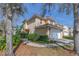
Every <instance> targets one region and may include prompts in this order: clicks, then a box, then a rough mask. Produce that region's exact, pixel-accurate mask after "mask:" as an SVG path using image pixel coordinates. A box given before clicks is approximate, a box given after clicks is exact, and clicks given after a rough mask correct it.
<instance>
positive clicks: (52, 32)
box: [22, 15, 63, 40]
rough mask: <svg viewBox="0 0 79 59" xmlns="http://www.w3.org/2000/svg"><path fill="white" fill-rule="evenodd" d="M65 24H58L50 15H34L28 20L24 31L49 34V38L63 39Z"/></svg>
mask: <svg viewBox="0 0 79 59" xmlns="http://www.w3.org/2000/svg"><path fill="white" fill-rule="evenodd" d="M62 30H63V26H62V25H60V24H57V23H56V22H55V21H54V20H53V19H52V18H50V17H41V16H36V15H34V16H32V18H31V19H29V20H26V21H25V24H24V26H23V29H22V31H24V32H27V31H29V33H37V34H40V35H48V37H49V39H52V40H53V39H62Z"/></svg>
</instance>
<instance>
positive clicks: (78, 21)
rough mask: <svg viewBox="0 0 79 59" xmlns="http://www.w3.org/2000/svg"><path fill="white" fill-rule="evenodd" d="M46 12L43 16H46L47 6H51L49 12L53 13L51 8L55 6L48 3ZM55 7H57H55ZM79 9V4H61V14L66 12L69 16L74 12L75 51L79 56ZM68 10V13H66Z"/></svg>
mask: <svg viewBox="0 0 79 59" xmlns="http://www.w3.org/2000/svg"><path fill="white" fill-rule="evenodd" d="M43 6H44V7H43V8H44V10H43V11H44V12H43V16H44V15H45V14H46V10H47V8H46V6H49V7H50V8H49V12H50V11H51V7H52V6H53V5H52V4H50V3H48V4H44V5H43ZM54 6H55V5H54ZM78 7H79V4H78V3H75V4H67V3H66V4H59V12H66V13H67V14H69V13H70V11H71V9H72V10H73V14H74V32H73V34H74V50H75V52H76V53H77V55H79V16H78V13H79V11H78ZM64 10H66V11H64Z"/></svg>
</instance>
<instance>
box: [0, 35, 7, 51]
mask: <svg viewBox="0 0 79 59" xmlns="http://www.w3.org/2000/svg"><path fill="white" fill-rule="evenodd" d="M5 48H6V40H5V39H4V37H2V36H0V50H3V49H5Z"/></svg>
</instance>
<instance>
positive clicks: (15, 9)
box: [0, 3, 24, 56]
mask: <svg viewBox="0 0 79 59" xmlns="http://www.w3.org/2000/svg"><path fill="white" fill-rule="evenodd" d="M0 8H1V10H0V11H2V12H3V16H4V19H5V32H6V34H5V36H6V55H9V56H12V55H14V53H13V44H12V20H13V17H14V16H15V15H21V14H23V12H24V9H23V6H22V4H14V3H11V4H9V3H6V4H0Z"/></svg>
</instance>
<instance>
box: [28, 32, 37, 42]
mask: <svg viewBox="0 0 79 59" xmlns="http://www.w3.org/2000/svg"><path fill="white" fill-rule="evenodd" d="M38 38H39V35H38V34H36V33H32V34H28V39H29V40H31V41H36V40H38Z"/></svg>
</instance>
